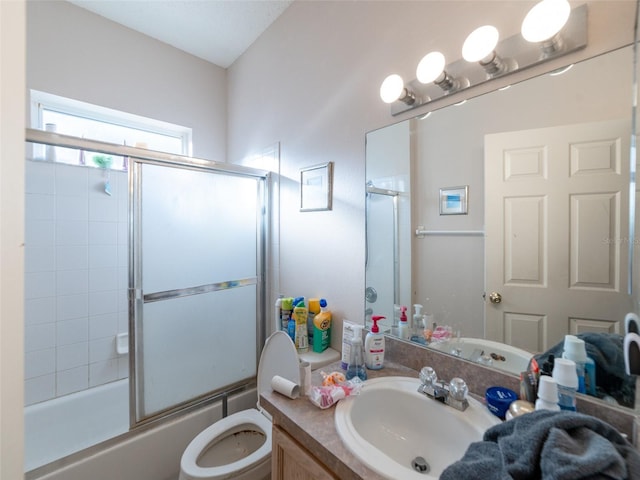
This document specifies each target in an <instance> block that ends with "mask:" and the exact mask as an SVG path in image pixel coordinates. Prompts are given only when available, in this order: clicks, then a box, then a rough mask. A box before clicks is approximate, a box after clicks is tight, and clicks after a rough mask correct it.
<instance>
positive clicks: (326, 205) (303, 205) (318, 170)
mask: <svg viewBox="0 0 640 480" xmlns="http://www.w3.org/2000/svg"><path fill="white" fill-rule="evenodd" d="M332 197H333V162H327V163H323V164H320V165H314V166H312V167H307V168H301V169H300V211H301V212H313V211H318V210H331V203H332Z"/></svg>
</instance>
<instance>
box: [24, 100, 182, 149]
mask: <svg viewBox="0 0 640 480" xmlns="http://www.w3.org/2000/svg"><path fill="white" fill-rule="evenodd" d="M30 104H31V109H30V113H31V118H30V123H31V128H35V129H39V130H44V129H45V126H44V122H43V111H44V110H49V111H53V112H57V113H62V114H66V115H73V116H76V117H80V118H85V119H87V120H93V121H96V122H102V123H110V124H114V125H118V126H121V127H125V128H132V129H137V130H143V131H147V132H150V133H154V134H159V135H165V136H168V137H173V138H178V139H180V141H181V144H182V151H181V152H180V154H181V155H185V156H188V157H191V156H192V150H193V145H192V136H193V129H191V128H189V127H185V126H182V125H177V124H174V123H169V122H164V121H161V120H156V119H153V118H149V117H143V116H141V115H135V114H132V113H127V112H123V111H120V110H115V109H112V108H107V107H102V106H99V105H95V104H91V103H87V102H81V101H79V100H74V99H72V98H67V97H61V96H59V95H54V94H51V93H47V92H42V91H39V90H34V89H31V90H30ZM62 133H63V132H62ZM92 140H102V139H100V138H95V139H92Z"/></svg>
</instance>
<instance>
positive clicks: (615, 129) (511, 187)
mask: <svg viewBox="0 0 640 480" xmlns="http://www.w3.org/2000/svg"><path fill="white" fill-rule="evenodd" d="M633 55H634V51H633V48H632V47H631V46H629V47H625V48H621V49H618V50H615V51H611V52H609V53H606V54H603V55H600V56H598V57H594V58H591V59H588V60H585V61H583V62H580V63H577V64H575V65H572V66H571V67H570V68H567V69H563V70H562V71H556V72H552V73H551V74H545V75H542V76H539V77H535V78H531V79H529V80H526V81H523V82H521V83H518V84H515V85H512V86H510V87H509V88H505V89H501V90H497V91H494V92H492V93H488V94H485V95H482V96H479V97H477V98H472V99H469V100H467V101H465V102H462V103H460V104H457V105H451V106H448V107H445V108H442V109H440V110H436V111H434V112H432V113H430V114H423V115H421V116H420V117H416V118H412V119H410V120H406V121H403V122H400V123H397V124H395V125H391V126H388V127H385V128H382V129H380V130H376V131H372V132H369V133H368V134H367V136H366V181H367V193H366V195H367V199H366V212H367V224H366V232H367V242H366V249H367V251H366V286H365V309H366V310H365V315H366V321H367V325H370V321H371V316H372V315H382V316H384V317H385V319H384V320H383V321H382V322H381V323H382V324H381V326H382V327H383V331H386V332H387V333H389V334H398V329H397V328H396V327H397V322H398V315H399V311H398V310H399V309H398V306H406V307H407V311H406V315H407V318H408V321H409V322H412V320H413V315H414V313H415V310H414V305H416V304H418V305H421V306H422V308H421V314H423V316H422V319H423V322H424V323H425V324H426V325H425V326H426V327H427V329H430V330H431V331H433V330H434V326H435V327H436V328H437V327H445V328H444V330H443V328H440V329H438V333H441V334H442V335H436V336H432V337H431V338H430V340H431V341H430V342H427V341H425V339H424V335H422V333H421V332H420V329H422V328H423V327H422V325H420V324H418V325H414V329H415V331H414V332H412V333H413V335H411V333H410V334H408V337H409V338H407V339H409V340H411V336H413V341H417V342H419V343H425V344H427V343H428V346H429V347H432V348H438V349H440V350H442V351H444V352H446V353H452V354H455V355H460V356H463V357H465V358H471V359H472V360H476V361H481V362H485V363H487V364H491V365H492V366H494V367H496V368H501V369H503V370H505V371H509V372H511V373H514V374H517V373H518V372H520V371H522V369H523V365H524V366H526V364H527V363H528V360H529V358H530V357H531V355H533V354H542V353H543V352H548V351H550V350H551V349H553V348H554V347H556V346H557V345H558V344H559V343H560V342H562V341H563V339H564V337H565V335H567V334H576V335H583V334H589V335H590V334H591V333H593V334H594V335H596V336H598V338H606V339H610V338H612V339H614V340H615V339H621V338H622V335H623V334H624V318H625V315H626V314H627V313H628V312H630V311H633V310H635V309H634V304H633V302H632V296H631V295H630V290H629V288H630V279H629V278H630V275H631V271H632V270H631V261H632V259H631V257H632V255H630V254H629V241H630V239H632V236H633V229H631V231H630V225H632V223H630V214H633V210H634V209H630V208H629V205H630V192H635V185H634V186H633V187H632V188H630V161H629V159H630V140H631V124H632V115H631V112H632V108H631V107H632V92H633V87H632V81H633V75H632V74H633V65H634V62H633ZM631 200H632V201H633V195H631ZM631 242H632V240H631ZM394 305H395V306H396V307H395V309H394ZM416 323H417V322H416ZM446 327H450V328H446ZM441 330H443V331H441ZM402 332H404V329H402V331H401V333H402ZM436 337H440V338H436ZM442 338H444V339H445V340H446V339H447V338H449V341H448V342H443V341H439V340H440V339H442ZM560 353H561V352H560ZM514 358H515V359H517V360H518V361H512V359H514ZM523 362H524V363H523ZM621 375H624V372H621ZM634 382H635V380H634ZM623 383H624V382H623ZM621 388H622V387H621ZM632 397H633V394H632V395H631V400H630V401H622V402H620V401H619V403H621V404H627V403H628V404H627V405H624V406H632V404H633V398H632Z"/></svg>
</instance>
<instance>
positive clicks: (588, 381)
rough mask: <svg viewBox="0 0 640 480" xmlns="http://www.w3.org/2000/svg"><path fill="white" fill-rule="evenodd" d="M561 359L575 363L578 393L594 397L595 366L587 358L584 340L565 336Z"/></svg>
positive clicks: (573, 336)
mask: <svg viewBox="0 0 640 480" xmlns="http://www.w3.org/2000/svg"><path fill="white" fill-rule="evenodd" d="M562 358H567V359H569V360H573V361H574V362H575V363H576V373H577V374H578V393H588V394H589V395H593V396H595V395H596V365H595V363H594V361H593V359H591V358H590V357H588V356H587V349H586V346H585V343H584V340H582V339H581V338H578V337H576V336H575V335H565V337H564V351H563V352H562Z"/></svg>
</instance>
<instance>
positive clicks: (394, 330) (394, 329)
mask: <svg viewBox="0 0 640 480" xmlns="http://www.w3.org/2000/svg"><path fill="white" fill-rule="evenodd" d="M399 325H400V305H398V304H396V303H394V304H393V323H392V324H391V335H394V336H396V337H397V336H399V335H400V332H399V331H398V327H399Z"/></svg>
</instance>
